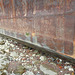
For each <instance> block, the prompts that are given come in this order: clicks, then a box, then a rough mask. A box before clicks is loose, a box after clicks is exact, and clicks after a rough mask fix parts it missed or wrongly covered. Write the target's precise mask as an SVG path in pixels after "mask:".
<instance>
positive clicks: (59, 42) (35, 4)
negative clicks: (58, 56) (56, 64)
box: [0, 0, 75, 57]
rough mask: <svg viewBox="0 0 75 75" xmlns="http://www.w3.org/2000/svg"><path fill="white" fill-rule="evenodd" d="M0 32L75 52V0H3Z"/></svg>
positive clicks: (65, 51)
mask: <svg viewBox="0 0 75 75" xmlns="http://www.w3.org/2000/svg"><path fill="white" fill-rule="evenodd" d="M0 33H3V34H6V35H9V36H12V37H15V38H18V39H22V40H24V41H27V42H29V43H33V44H36V45H38V46H41V47H44V48H47V49H52V50H55V51H56V52H60V53H63V54H66V55H71V56H73V57H74V56H75V49H74V47H75V44H74V43H75V0H0Z"/></svg>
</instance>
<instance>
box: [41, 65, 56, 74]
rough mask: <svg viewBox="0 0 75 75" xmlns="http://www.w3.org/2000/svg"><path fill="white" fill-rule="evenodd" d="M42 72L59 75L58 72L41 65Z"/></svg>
mask: <svg viewBox="0 0 75 75" xmlns="http://www.w3.org/2000/svg"><path fill="white" fill-rule="evenodd" d="M40 70H41V71H42V72H43V73H44V74H47V75H57V73H56V72H54V71H52V70H48V69H47V68H45V67H43V66H42V65H40Z"/></svg>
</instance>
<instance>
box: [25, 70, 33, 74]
mask: <svg viewBox="0 0 75 75" xmlns="http://www.w3.org/2000/svg"><path fill="white" fill-rule="evenodd" d="M25 75H34V73H33V72H32V71H27V72H26V73H25Z"/></svg>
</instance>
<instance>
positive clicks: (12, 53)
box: [10, 52, 18, 57]
mask: <svg viewBox="0 0 75 75" xmlns="http://www.w3.org/2000/svg"><path fill="white" fill-rule="evenodd" d="M10 56H12V57H18V53H16V52H11V53H10Z"/></svg>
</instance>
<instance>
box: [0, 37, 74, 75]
mask: <svg viewBox="0 0 75 75" xmlns="http://www.w3.org/2000/svg"><path fill="white" fill-rule="evenodd" d="M74 70H75V65H72V64H71V63H69V62H65V61H64V60H62V59H59V58H57V57H52V56H50V55H49V54H47V53H44V52H42V51H40V50H39V51H38V50H35V49H32V48H29V47H26V46H24V45H22V44H20V43H18V42H16V41H13V40H11V39H6V38H3V37H0V75H74Z"/></svg>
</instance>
